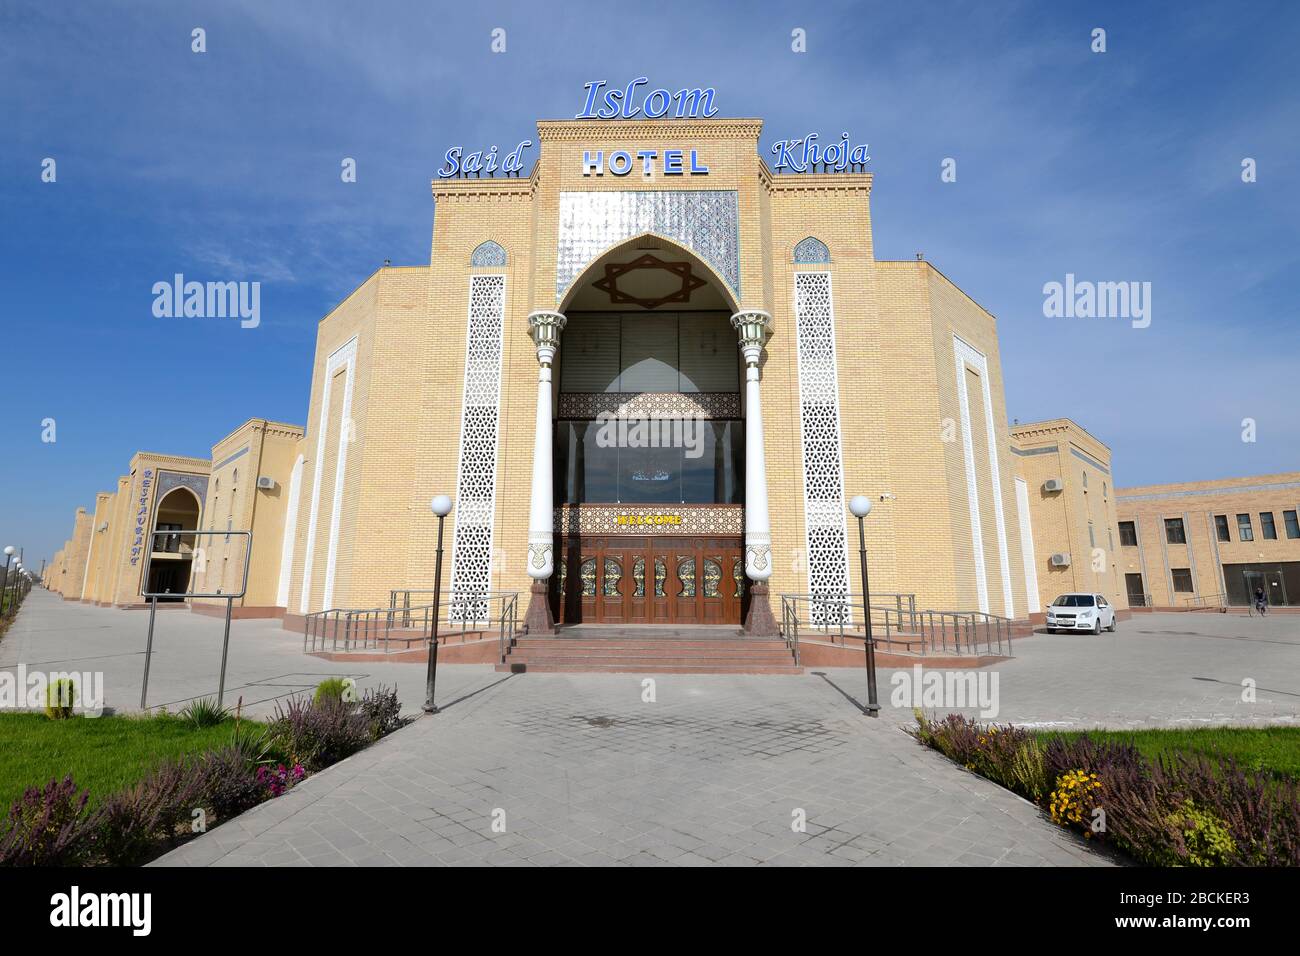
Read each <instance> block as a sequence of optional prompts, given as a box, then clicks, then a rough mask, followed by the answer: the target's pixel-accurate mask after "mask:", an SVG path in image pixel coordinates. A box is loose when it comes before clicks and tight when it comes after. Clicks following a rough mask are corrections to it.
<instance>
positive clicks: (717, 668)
mask: <svg viewBox="0 0 1300 956" xmlns="http://www.w3.org/2000/svg"><path fill="white" fill-rule="evenodd" d="M496 669H497V670H498V671H500V672H502V673H515V674H523V673H539V674H548V673H550V674H559V673H569V674H802V673H803V668H802V667H795V666H794V664H793V663H786V664H757V663H747V662H736V663H731V662H712V663H707V664H705V663H699V662H692V663H689V664H686V663H681V662H676V661H667V660H653V661H645V662H637V661H634V660H622V661H618V662H614V663H595V662H593V661H591V660H589V659H586V658H574V659H565V658H560V659H557V660H547V661H543V662H526V661H518V660H514V659H513V658H512V659H509V660H507V662H506V663H504V664H497V665H496Z"/></svg>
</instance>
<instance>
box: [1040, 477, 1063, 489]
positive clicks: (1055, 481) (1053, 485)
mask: <svg viewBox="0 0 1300 956" xmlns="http://www.w3.org/2000/svg"><path fill="white" fill-rule="evenodd" d="M1064 488H1065V482H1063V481H1062V480H1061V479H1060V478H1048V479H1047V480H1046V481H1045V482H1043V491H1062V490H1064Z"/></svg>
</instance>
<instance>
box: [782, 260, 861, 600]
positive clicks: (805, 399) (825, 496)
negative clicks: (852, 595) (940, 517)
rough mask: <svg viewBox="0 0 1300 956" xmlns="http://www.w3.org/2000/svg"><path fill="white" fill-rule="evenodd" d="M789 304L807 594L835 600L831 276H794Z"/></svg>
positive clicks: (843, 548) (842, 589)
mask: <svg viewBox="0 0 1300 956" xmlns="http://www.w3.org/2000/svg"><path fill="white" fill-rule="evenodd" d="M794 303H795V337H796V342H797V345H798V352H799V424H800V428H801V431H802V437H803V476H804V516H805V525H806V528H807V546H808V590H809V591H810V592H811V593H812V594H815V595H821V596H826V597H838V596H839V595H844V594H848V593H849V569H848V557H847V532H846V530H845V526H844V465H843V462H842V460H841V457H840V406H839V392H840V390H839V376H838V375H837V373H836V370H835V311H834V308H833V305H832V300H831V275H830V273H829V272H796V273H795V277H794ZM839 613H841V612H840V611H839V609H837V608H833V607H832V608H828V607H826V606H819V605H816V604H814V605H813V607H812V620H813V622H814V623H837V622H838V616H837V615H838V614H839ZM844 613H847V612H844ZM832 618H834V620H831V619H832ZM846 620H847V618H846Z"/></svg>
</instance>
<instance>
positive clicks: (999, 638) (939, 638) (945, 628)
mask: <svg viewBox="0 0 1300 956" xmlns="http://www.w3.org/2000/svg"><path fill="white" fill-rule="evenodd" d="M922 617H923V623H924V627H925V631H924V634H925V636H926V638H927V639H928V643H929V649H930V650H931V651H934V650H942V651H945V652H947V651H949V650H952V651H953V652H955V653H957V654H963V653H966V654H979V653H981V646H982V647H983V653H986V654H992V653H993V648H994V646H995V644H996V646H997V653H998V655H999V656H1001V655H1002V653H1003V646H1002V645H1003V642H1004V641H1005V642H1006V655H1007V656H1012V654H1011V624H1012V621H1011V618H1009V617H1002V616H1001V615H998V614H990V613H988V612H987V611H933V610H931V611H924V612H922ZM936 620H937V624H936ZM950 631H951V643H950V641H949V637H950ZM981 635H982V637H981Z"/></svg>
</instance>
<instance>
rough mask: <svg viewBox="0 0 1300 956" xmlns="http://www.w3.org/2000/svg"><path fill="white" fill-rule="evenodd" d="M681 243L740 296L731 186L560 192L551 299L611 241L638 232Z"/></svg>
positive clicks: (736, 224)
mask: <svg viewBox="0 0 1300 956" xmlns="http://www.w3.org/2000/svg"><path fill="white" fill-rule="evenodd" d="M647 232H651V233H655V234H657V235H660V236H665V237H667V238H669V239H672V240H674V241H675V242H679V243H681V244H682V245H683V246H685V247H686V248H687V249H690V250H691V252H693V253H695V254H696V255H697V256H699V257H700V258H701V259H703V260H704V261H705V262H707V263H708V264H709V265H710V266H712V267H713V268H714V269H715V270H716V271H717V273H718V275H720V276H721V277H722V279H723V281H724V282H726V283H727V285H728V286H730V287H731V290H732V292H733V293H735V295H736V298H739V297H740V206H739V200H738V198H737V194H736V191H735V190H731V189H688V190H672V191H668V190H631V191H628V190H624V191H602V192H562V193H560V235H559V245H558V248H557V251H556V263H555V301H556V302H560V301H562V300H563V299H564V293H565V291H566V290H567V289H568V288H569V286H570V285H571V284H572V283H573V281H574V280H575V279H577V278H578V276H579V275H581V274H582V271H583V270H584V269H586V268H587V266H589V265H590V264H591V262H592V260H594V259H596V258H597V257H598V256H600V255H601V254H602V253H604V252H606V251H607V250H608V249H609V248H610V247H611V246H614V245H616V244H618V243H619V242H622V241H624V240H627V239H631V238H633V237H635V236H639V235H641V234H642V233H647Z"/></svg>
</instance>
